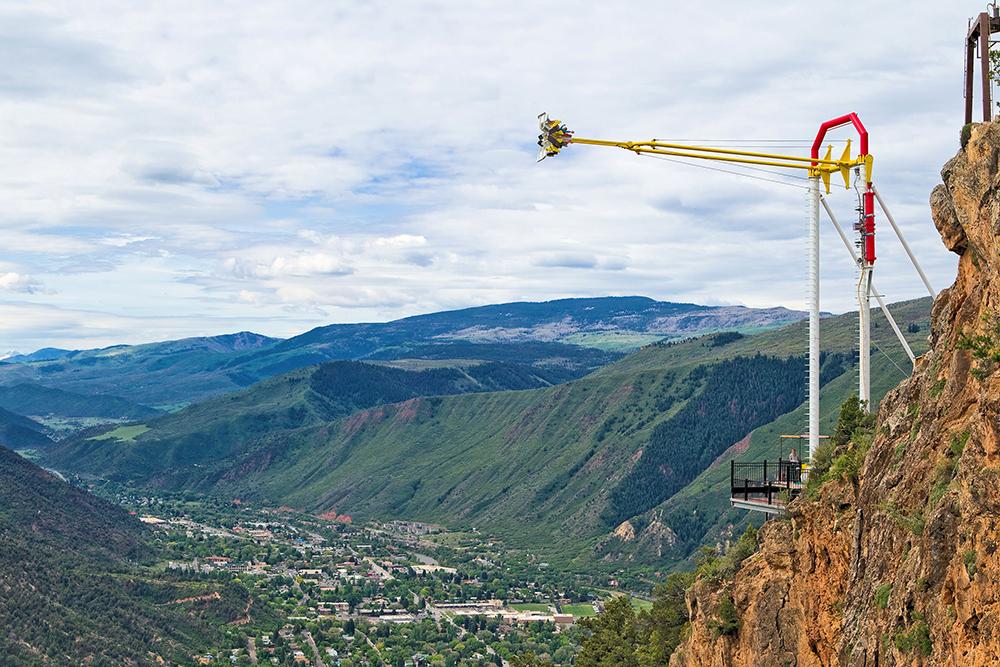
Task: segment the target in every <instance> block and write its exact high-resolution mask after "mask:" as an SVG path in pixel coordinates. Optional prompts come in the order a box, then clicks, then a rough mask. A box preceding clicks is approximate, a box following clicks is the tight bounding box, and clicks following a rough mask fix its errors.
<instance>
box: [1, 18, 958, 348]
mask: <svg viewBox="0 0 1000 667" xmlns="http://www.w3.org/2000/svg"><path fill="white" fill-rule="evenodd" d="M970 11H971V10H970ZM544 13H545V15H546V16H558V17H559V20H558V24H559V28H558V29H556V30H553V29H552V24H551V22H550V21H545V20H539V18H538V5H537V3H530V2H527V1H526V0H515V1H513V2H502V3H501V2H485V1H483V2H473V3H461V4H460V3H453V2H444V1H437V0H432V1H430V2H427V3H420V4H407V3H398V2H388V1H387V0H383V1H380V2H372V3H363V4H359V5H342V4H322V3H320V4H316V3H309V2H305V1H304V0H303V1H299V2H296V1H293V2H282V3H277V2H263V3H254V4H253V5H252V6H247V5H246V4H245V3H236V2H219V3H212V4H205V3H194V2H187V3H181V4H180V5H171V6H170V7H157V6H154V5H148V4H136V5H128V4H125V5H122V4H120V3H112V2H95V3H87V4H86V6H81V5H80V4H79V3H69V2H55V3H49V4H46V5H45V6H44V7H43V8H35V7H34V6H31V5H24V6H23V7H22V8H21V9H18V10H15V9H5V10H2V13H0V19H2V21H0V26H2V28H0V36H2V37H3V38H4V39H3V40H0V43H2V44H0V55H6V56H7V58H6V60H7V61H8V62H17V63H19V67H17V68H13V69H11V70H10V71H8V72H6V73H4V74H0V114H2V116H3V118H4V121H5V126H4V136H3V139H0V150H2V152H3V155H4V159H3V160H0V204H2V209H0V210H2V211H3V213H2V214H0V238H2V241H3V243H2V245H3V248H4V252H5V253H6V256H5V260H7V261H9V262H10V263H11V267H10V271H12V272H16V273H17V274H18V275H22V274H24V275H30V276H31V278H30V279H29V280H35V281H38V282H39V283H44V284H45V285H46V286H51V287H52V288H53V291H52V293H48V292H43V291H40V290H38V289H37V288H35V289H34V291H33V292H29V291H27V290H26V289H24V287H23V286H22V288H20V291H11V289H10V288H5V293H6V294H8V295H9V297H10V298H11V299H21V300H24V304H23V305H24V306H25V307H26V308H27V307H30V308H42V309H56V310H57V311H58V310H67V311H72V312H73V313H75V315H73V317H72V318H71V319H72V320H73V323H74V327H75V329H74V330H75V331H77V332H78V334H77V335H79V336H80V339H81V341H83V340H84V339H87V338H92V339H93V340H98V339H100V340H104V339H103V338H102V336H104V333H102V332H104V331H105V329H104V328H103V325H102V324H101V323H102V322H103V321H105V318H110V319H111V320H112V321H113V322H114V325H113V327H112V329H111V330H112V331H114V332H117V333H116V334H115V335H118V336H120V337H121V338H122V339H123V340H125V339H128V340H135V339H136V337H137V336H140V332H142V333H141V335H145V336H149V337H150V338H165V337H169V336H170V335H173V333H176V332H177V331H179V330H180V329H178V328H175V327H173V326H172V324H171V322H173V321H178V322H184V323H198V322H200V325H198V326H195V327H194V328H195V329H196V330H198V331H201V332H203V333H214V332H217V331H220V330H225V329H226V328H227V327H228V326H229V323H233V322H240V324H239V326H238V327H237V328H241V329H242V328H249V327H254V328H258V329H262V331H263V332H264V333H271V334H276V335H288V334H292V333H296V332H298V331H301V330H303V329H306V328H309V327H311V326H315V325H318V324H324V323H327V322H329V321H355V320H359V319H367V320H373V319H388V318H392V317H399V316H404V315H410V314H414V313H417V312H424V311H429V310H434V309H438V308H447V307H460V306H468V305H474V304H480V303H489V302H496V301H500V300H507V299H543V298H555V297H563V296H583V295H594V294H606V293H611V294H648V295H650V296H654V297H658V298H664V299H673V300H680V301H700V302H712V303H746V304H750V305H775V304H783V305H788V306H792V307H796V306H801V305H802V303H803V293H804V289H803V278H804V267H805V256H804V252H803V250H804V244H805V225H804V222H803V217H804V213H803V211H804V204H803V198H802V193H801V191H799V190H796V189H794V188H789V187H786V186H782V185H775V184H771V183H766V182H760V181H755V180H750V179H745V178H740V177H736V176H732V175H730V174H721V173H718V172H714V171H707V170H704V169H697V168H692V167H688V166H683V165H677V164H674V163H670V162H661V161H657V160H652V159H636V158H635V157H634V156H632V155H629V154H627V153H624V152H618V153H616V152H614V151H611V150H607V149H597V148H587V147H583V146H574V147H571V148H570V150H567V151H566V152H565V154H563V155H560V156H559V158H558V159H555V160H551V161H546V162H545V163H543V164H540V165H535V164H534V163H533V159H534V146H533V140H534V135H535V134H536V129H535V127H534V119H535V116H536V114H537V113H538V112H540V111H542V110H546V111H549V112H551V113H553V114H554V115H555V116H557V117H561V118H564V119H565V120H566V121H567V122H568V123H570V125H571V126H572V127H574V128H575V129H576V130H577V131H578V132H579V133H580V135H581V136H587V135H597V136H601V137H613V138H647V137H649V136H650V135H657V136H661V137H664V138H677V139H685V138H689V139H702V138H709V139H714V138H753V139H758V138H762V139H781V140H797V141H801V140H806V141H808V140H809V139H810V138H811V136H812V134H813V133H814V131H815V128H816V127H817V125H818V123H819V122H820V121H822V120H824V119H826V118H829V117H831V116H834V115H839V114H841V113H843V112H844V111H848V110H856V111H858V112H859V113H860V114H861V116H862V118H863V119H864V120H865V122H866V123H867V124H868V125H869V129H870V130H871V132H872V142H873V143H872V150H873V152H874V154H875V156H876V175H877V177H878V179H879V183H880V186H881V190H882V191H883V192H884V193H885V195H886V196H887V197H888V199H889V202H890V204H891V205H892V206H893V207H894V208H895V209H896V213H897V218H899V220H900V221H901V223H902V224H903V228H904V231H906V232H907V234H908V235H909V237H910V241H911V244H912V245H913V246H914V248H915V249H916V251H917V252H918V253H919V254H920V256H921V258H922V259H923V260H924V262H925V265H926V268H927V269H928V271H929V273H930V274H931V276H932V278H933V280H934V282H935V284H936V285H937V286H938V287H939V288H941V287H943V286H945V284H947V283H948V282H950V280H951V278H952V276H953V270H954V259H953V257H951V256H950V255H948V254H947V253H945V252H944V251H943V250H942V248H941V244H940V242H939V240H938V239H937V234H936V232H935V231H934V229H933V227H932V226H931V224H930V222H929V213H928V210H927V205H926V199H927V194H928V193H929V191H930V188H931V187H932V186H933V184H934V183H935V182H936V181H937V179H938V176H937V171H938V169H939V166H940V164H941V163H943V162H944V160H946V159H947V158H948V157H950V156H951V154H953V152H954V150H955V149H956V148H957V134H958V129H959V125H960V122H961V118H960V117H959V114H960V112H961V104H960V100H959V99H958V98H957V97H956V95H960V93H959V92H958V91H959V90H960V88H959V83H958V82H959V80H960V77H961V72H960V69H961V60H960V59H957V60H956V56H955V54H956V47H955V44H956V43H957V42H956V40H957V39H958V37H957V36H958V35H959V34H960V33H962V32H963V31H964V29H965V19H966V15H965V13H964V12H963V10H960V9H959V10H956V9H955V8H953V7H952V6H949V5H948V3H940V2H932V1H931V0H923V1H921V2H914V3H909V4H908V5H907V11H906V12H905V13H902V14H901V13H900V12H899V11H898V8H897V7H895V6H893V5H890V4H874V5H871V6H866V12H865V16H864V17H863V18H862V17H859V16H857V15H856V14H853V13H850V12H846V13H845V12H843V11H841V10H840V8H838V7H834V6H824V5H816V4H809V3H801V2H794V1H793V0H782V1H781V2H776V3H768V4H767V5H766V6H762V5H759V4H747V3H736V2H723V3H722V4H721V5H719V4H713V5H708V4H704V3H690V2H680V1H679V0H670V1H668V2H651V1H650V2H637V3H603V4H594V3H592V4H591V5H589V6H582V5H580V4H579V3H570V2H561V1H559V0H555V1H553V2H549V3H546V4H545V11H544ZM720 13H721V14H723V15H725V16H726V17H727V18H726V20H725V21H719V20H718V16H719V14H720ZM862 21H864V30H865V31H867V33H868V34H873V35H875V34H877V35H879V39H878V40H875V41H873V42H872V43H870V44H867V45H866V48H864V49H844V48H843V43H842V40H843V36H844V35H849V34H857V32H858V30H859V29H861V24H862ZM417 25H419V26H420V29H419V30H414V28H413V27H414V26H417ZM372 26H378V29H377V30H373V29H372ZM646 26H657V27H656V28H655V29H647V28H645V27H646ZM817 26H822V27H823V29H822V30H817V28H816V27H817ZM706 44H727V45H730V46H728V47H727V48H724V49H719V48H706V47H705V45H706ZM581 45H586V48H581ZM834 53H835V54H836V57H835V58H834V57H832V56H831V57H826V56H821V55H817V54H834ZM837 136H838V137H845V136H847V134H846V133H841V134H839V135H837ZM781 150H786V151H793V152H802V151H804V148H802V146H801V145H800V144H797V145H795V146H792V147H788V148H784V147H782V148H781ZM757 175H759V176H763V177H765V178H770V177H771V176H770V175H767V174H757ZM834 201H835V202H836V204H837V206H838V209H839V210H840V211H842V217H844V218H845V220H846V219H847V218H848V217H849V216H850V214H851V208H852V202H851V198H850V196H849V194H846V193H843V192H840V193H835V196H834ZM883 227H884V226H883ZM823 242H824V257H823V269H824V280H825V282H824V295H823V298H824V302H823V307H824V308H827V309H830V310H839V309H846V308H849V307H850V306H851V299H852V296H851V295H852V294H853V276H852V267H851V266H850V263H849V261H848V260H847V259H846V255H844V253H843V249H842V248H840V247H839V241H838V240H837V238H836V236H835V235H833V233H832V230H829V229H825V230H824V238H823ZM880 243H881V248H882V249H881V250H880V260H879V267H878V271H879V276H878V277H877V279H876V282H877V283H878V284H879V287H880V289H882V290H884V291H885V292H886V294H887V296H888V297H889V298H891V299H901V298H908V297H912V296H918V295H919V294H920V285H919V282H918V281H916V280H915V279H913V276H912V271H911V270H910V269H909V268H908V267H907V266H906V260H905V257H904V256H902V254H901V253H900V252H898V249H897V248H896V247H895V245H894V243H893V242H892V240H891V239H890V237H889V235H888V234H883V235H882V236H881V238H880ZM4 270H7V269H6V268H5V269H4ZM0 275H2V274H0ZM28 299H30V300H31V302H30V303H29V302H28V301H27V300H28ZM289 309H292V310H289ZM45 312H49V311H48V310H46V311H45ZM160 314H163V315H169V317H163V318H160V317H157V316H158V315H160ZM91 323H92V324H91ZM185 326H186V325H185ZM199 326H200V329H199V328H198V327H199ZM157 327H160V328H157ZM185 331H187V330H186V329H185ZM63 335H64V334H63V333H60V332H59V331H58V330H52V331H49V330H47V329H45V328H32V326H31V325H30V322H26V323H25V324H24V326H23V327H21V328H18V323H17V322H13V323H9V326H8V327H7V328H6V329H3V330H0V349H7V348H18V349H30V348H31V347H32V346H41V345H44V344H48V343H50V342H52V341H53V340H56V338H57V337H59V336H63ZM59 340H63V338H59ZM81 344H83V343H81Z"/></svg>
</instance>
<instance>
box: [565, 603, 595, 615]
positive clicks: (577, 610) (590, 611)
mask: <svg viewBox="0 0 1000 667" xmlns="http://www.w3.org/2000/svg"><path fill="white" fill-rule="evenodd" d="M562 612H563V613H564V614H573V615H574V616H576V617H577V618H582V617H584V616H596V615H597V612H595V611H594V605H592V604H564V605H562Z"/></svg>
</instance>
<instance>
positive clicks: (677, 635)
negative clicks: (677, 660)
mask: <svg viewBox="0 0 1000 667" xmlns="http://www.w3.org/2000/svg"><path fill="white" fill-rule="evenodd" d="M693 582H694V573H693V572H676V573H674V574H671V575H670V576H668V577H667V580H666V581H665V582H663V583H662V584H659V585H658V586H657V587H656V589H655V590H654V591H653V595H654V598H653V608H652V609H651V610H650V611H649V612H648V614H644V615H643V616H644V618H643V619H642V620H643V621H644V622H645V625H646V627H647V632H648V634H649V637H648V640H647V641H646V643H645V645H644V646H643V647H641V649H640V651H639V655H640V659H641V660H642V662H643V664H647V665H666V664H667V662H668V661H669V660H670V654H671V653H673V652H674V649H675V648H677V646H678V645H679V644H680V643H681V634H682V633H683V631H684V628H685V627H686V626H687V624H688V613H687V600H686V599H685V594H686V593H687V589H688V587H689V586H691V584H692V583H693Z"/></svg>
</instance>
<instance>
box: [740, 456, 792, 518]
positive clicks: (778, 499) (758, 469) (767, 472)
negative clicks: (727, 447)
mask: <svg viewBox="0 0 1000 667" xmlns="http://www.w3.org/2000/svg"><path fill="white" fill-rule="evenodd" d="M729 465H730V469H729V487H730V498H729V500H730V503H731V504H732V506H733V507H738V508H739V509H745V510H753V511H756V512H764V513H765V514H770V515H775V516H780V515H783V514H785V513H786V512H787V511H788V510H787V507H786V506H787V504H788V503H789V502H791V501H792V500H793V499H795V498H796V497H798V495H799V494H800V493H802V489H803V488H804V487H805V477H806V475H805V472H806V465H805V464H804V463H802V462H801V461H786V460H784V459H778V460H777V461H767V460H764V461H754V462H749V463H743V462H737V461H730V463H729Z"/></svg>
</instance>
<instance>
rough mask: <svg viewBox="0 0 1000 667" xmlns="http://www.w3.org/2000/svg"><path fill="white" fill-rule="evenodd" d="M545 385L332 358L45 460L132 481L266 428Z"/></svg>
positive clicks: (477, 368)
mask: <svg viewBox="0 0 1000 667" xmlns="http://www.w3.org/2000/svg"><path fill="white" fill-rule="evenodd" d="M550 384H552V382H551V381H549V380H548V379H547V378H546V377H545V375H544V373H542V372H540V371H537V372H536V371H533V370H532V369H530V368H528V367H525V366H521V365H511V364H504V363H498V362H486V363H481V364H480V363H475V362H472V363H468V364H466V365H463V366H458V367H442V368H433V367H432V368H426V369H423V370H405V369H402V368H396V367H392V366H386V365H378V364H370V363H363V362H357V361H336V362H329V363H326V364H321V365H319V366H315V367H312V368H307V369H302V370H298V371H293V372H291V373H287V374H285V375H282V376H279V377H277V378H273V379H271V380H267V381H265V382H262V383H260V384H259V385H255V386H254V387H252V388H250V389H246V390H243V391H240V392H235V393H233V394H228V395H225V396H220V397H217V398H212V399H209V400H207V401H204V402H202V403H198V404H195V405H192V406H190V407H188V408H185V409H183V410H181V411H180V412H177V413H175V414H171V415H167V416H164V417H161V418H159V419H154V420H149V421H146V422H143V423H142V424H134V425H131V426H126V427H122V428H107V427H106V428H104V429H103V430H100V431H88V432H85V433H83V434H82V435H80V436H78V437H76V438H72V439H68V440H66V441H65V442H62V443H60V444H59V445H58V447H56V448H55V449H54V450H53V451H52V452H51V454H50V457H49V461H50V462H51V463H52V464H53V465H55V466H59V467H66V468H70V469H75V470H87V471H90V472H92V473H94V474H104V471H112V472H113V474H114V476H116V477H117V478H119V479H123V480H124V479H134V478H137V477H138V478H141V477H146V476H149V475H151V474H155V473H157V472H158V471H160V470H163V469H167V468H171V469H172V468H175V467H177V466H189V465H195V464H198V465H200V464H205V463H209V464H214V463H216V462H217V461H219V460H222V459H225V458H226V457H230V456H233V455H238V454H240V453H242V452H243V451H245V450H246V449H247V448H248V447H252V446H253V443H255V442H256V441H258V440H260V439H261V438H264V437H266V436H268V435H269V434H277V433H284V432H286V431H290V430H295V429H299V428H304V427H308V426H313V425H316V424H324V423H326V422H329V421H331V420H334V419H336V418H338V417H342V416H344V415H347V414H350V413H351V412H354V411H356V410H360V409H364V408H369V407H372V406H376V405H383V404H389V403H398V402H399V401H405V400H407V399H410V398H414V397H417V396H437V395H444V394H461V393H466V392H483V391H502V390H520V389H530V388H535V387H545V386H549V385H550Z"/></svg>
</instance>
